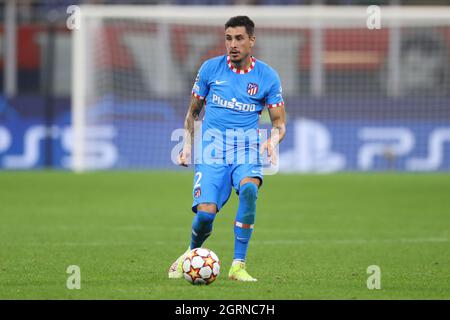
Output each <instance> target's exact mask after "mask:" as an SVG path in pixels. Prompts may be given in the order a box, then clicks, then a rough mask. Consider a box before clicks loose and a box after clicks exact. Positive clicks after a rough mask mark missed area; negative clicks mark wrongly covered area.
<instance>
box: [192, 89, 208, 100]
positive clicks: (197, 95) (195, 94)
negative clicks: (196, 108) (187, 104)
mask: <svg viewBox="0 0 450 320" xmlns="http://www.w3.org/2000/svg"><path fill="white" fill-rule="evenodd" d="M192 95H193V96H194V97H195V98H197V99H199V100H203V99H205V97H202V96H201V95H199V94H197V93H195V92H194V91H192Z"/></svg>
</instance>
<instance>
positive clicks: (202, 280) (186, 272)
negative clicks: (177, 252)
mask: <svg viewBox="0 0 450 320" xmlns="http://www.w3.org/2000/svg"><path fill="white" fill-rule="evenodd" d="M219 272H220V261H219V258H218V257H217V255H216V254H215V253H214V252H212V251H211V250H209V249H206V248H197V249H193V250H191V251H190V252H189V253H188V254H187V255H186V257H185V258H184V261H183V276H184V278H185V279H186V280H187V281H188V282H189V283H192V284H210V283H212V282H214V280H216V278H217V276H218V275H219Z"/></svg>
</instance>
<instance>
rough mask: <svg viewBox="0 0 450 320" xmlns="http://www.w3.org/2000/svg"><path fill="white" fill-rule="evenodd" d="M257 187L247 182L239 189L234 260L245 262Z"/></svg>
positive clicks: (253, 221) (253, 220)
mask: <svg viewBox="0 0 450 320" xmlns="http://www.w3.org/2000/svg"><path fill="white" fill-rule="evenodd" d="M257 197H258V187H257V186H256V185H255V184H254V183H251V182H248V183H246V184H244V185H242V186H241V187H240V190H239V207H238V211H237V214H236V221H235V225H234V260H242V261H245V258H246V256H247V249H248V243H249V241H250V237H251V236H252V233H253V224H254V223H255V215H256V198H257Z"/></svg>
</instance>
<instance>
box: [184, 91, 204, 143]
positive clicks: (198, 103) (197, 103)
mask: <svg viewBox="0 0 450 320" xmlns="http://www.w3.org/2000/svg"><path fill="white" fill-rule="evenodd" d="M203 104H204V100H203V99H197V98H195V97H192V99H191V103H190V105H189V110H188V112H187V114H186V119H185V121H184V128H185V130H186V131H187V132H186V135H187V136H186V137H185V138H186V140H185V141H191V142H192V140H193V139H194V121H197V120H198V119H199V118H200V112H201V111H202V109H203ZM188 137H190V139H188Z"/></svg>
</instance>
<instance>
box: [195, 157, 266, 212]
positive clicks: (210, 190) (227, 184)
mask: <svg viewBox="0 0 450 320" xmlns="http://www.w3.org/2000/svg"><path fill="white" fill-rule="evenodd" d="M246 177H250V178H259V179H260V181H261V184H260V186H261V185H262V182H263V175H262V165H261V164H196V165H195V175H194V186H193V188H192V195H193V197H194V202H193V204H192V211H193V212H197V205H199V204H200V203H215V204H216V206H217V212H219V211H220V209H221V208H222V207H223V206H224V205H225V203H226V202H227V201H228V199H229V198H230V195H231V187H233V188H234V189H235V190H236V193H237V194H239V187H240V186H239V185H240V182H241V180H242V179H244V178H246Z"/></svg>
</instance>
